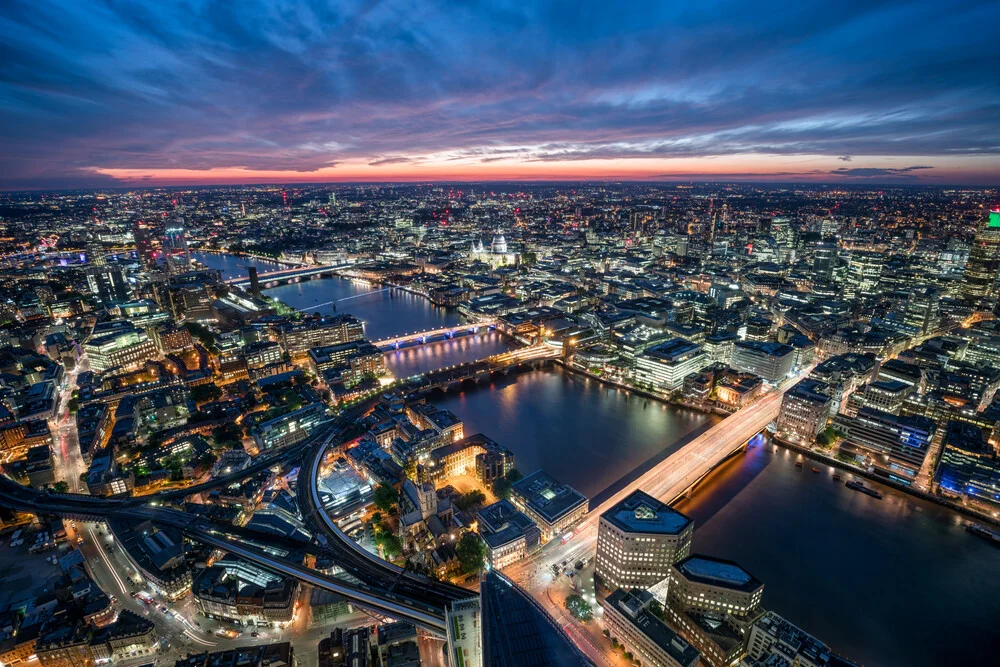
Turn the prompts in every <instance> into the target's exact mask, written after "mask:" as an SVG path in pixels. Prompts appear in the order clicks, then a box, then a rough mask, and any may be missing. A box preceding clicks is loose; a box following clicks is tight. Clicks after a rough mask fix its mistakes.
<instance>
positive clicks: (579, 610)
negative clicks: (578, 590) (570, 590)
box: [566, 595, 594, 622]
mask: <svg viewBox="0 0 1000 667" xmlns="http://www.w3.org/2000/svg"><path fill="white" fill-rule="evenodd" d="M566 609H568V610H569V613H571V614H573V616H574V618H578V619H580V620H581V621H585V622H586V621H589V620H590V619H592V618H593V617H594V610H593V608H592V607H591V606H590V603H589V602H587V601H586V600H584V599H583V597H582V596H580V595H570V596H569V597H567V598H566Z"/></svg>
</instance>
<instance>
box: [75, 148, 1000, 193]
mask: <svg viewBox="0 0 1000 667" xmlns="http://www.w3.org/2000/svg"><path fill="white" fill-rule="evenodd" d="M915 160H916V161H922V162H923V163H925V164H931V165H933V168H932V169H926V170H923V171H922V172H921V173H920V174H919V176H920V178H919V179H913V180H912V182H914V183H919V182H947V183H964V182H970V181H978V182H983V181H984V179H986V180H987V181H992V182H994V183H995V182H996V181H1000V169H998V167H997V165H996V164H995V163H991V162H988V161H986V160H982V159H979V158H977V157H968V156H964V157H958V156H948V157H934V158H912V157H906V158H900V157H871V158H865V159H864V160H862V159H856V160H855V162H854V163H852V166H855V167H858V166H872V167H882V168H899V167H904V166H905V165H906V164H909V163H912V162H913V161H915ZM838 167H843V162H838V161H837V159H836V158H835V157H831V156H810V155H803V156H779V155H736V156H726V157H724V158H723V157H720V158H712V157H697V158H629V159H593V160H564V161H546V162H542V161H537V162H533V161H517V160H500V161H494V162H482V161H479V160H435V161H431V160H427V159H421V158H415V159H414V161H413V162H412V163H409V164H391V165H372V164H369V162H368V161H367V160H364V161H360V160H354V161H344V162H339V163H338V164H337V165H336V166H331V167H324V168H321V169H317V170H314V171H295V170H257V169H248V168H245V167H225V168H221V167H215V168H212V169H174V168H168V169H125V168H105V167H91V168H89V169H88V171H91V172H93V173H97V174H102V175H106V176H110V177H112V178H114V179H116V180H118V181H120V182H121V183H122V184H123V185H141V184H147V185H151V186H152V185H194V184H204V185H216V184H219V185H222V184H236V183H279V182H286V183H310V182H311V183H327V182H393V181H395V182H423V181H486V180H492V181H543V180H552V181H579V180H637V181H643V180H648V181H659V180H663V181H671V180H675V181H697V180H732V181H738V180H748V181H753V180H761V181H785V182H789V181H794V182H829V181H849V182H853V181H855V180H862V182H864V180H868V181H870V182H878V179H855V178H851V177H849V176H847V177H845V176H844V175H842V174H836V173H833V172H834V170H835V169H837V168H838ZM883 180H901V179H898V178H896V179H894V178H893V177H892V176H889V177H887V178H886V179H883Z"/></svg>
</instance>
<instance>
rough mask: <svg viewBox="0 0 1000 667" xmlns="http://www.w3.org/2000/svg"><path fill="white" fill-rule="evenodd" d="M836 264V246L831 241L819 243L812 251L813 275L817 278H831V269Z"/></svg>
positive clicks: (823, 279)
mask: <svg viewBox="0 0 1000 667" xmlns="http://www.w3.org/2000/svg"><path fill="white" fill-rule="evenodd" d="M836 266H837V246H836V245H835V244H833V243H821V244H819V245H818V246H816V250H815V251H814V252H813V276H815V278H816V279H817V280H820V281H823V282H829V281H830V280H832V279H833V270H834V269H835V268H836Z"/></svg>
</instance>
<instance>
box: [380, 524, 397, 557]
mask: <svg viewBox="0 0 1000 667" xmlns="http://www.w3.org/2000/svg"><path fill="white" fill-rule="evenodd" d="M374 541H375V546H377V547H378V548H380V549H381V550H382V553H383V555H385V557H386V558H388V559H390V560H391V559H393V558H395V557H396V556H398V555H399V554H401V553H403V542H402V541H401V540H400V539H399V537H398V536H397V535H395V534H393V532H392V531H391V530H389V527H388V526H386V525H385V524H381V525H380V526H377V527H376V528H375V539H374Z"/></svg>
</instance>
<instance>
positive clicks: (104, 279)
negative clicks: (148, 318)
mask: <svg viewBox="0 0 1000 667" xmlns="http://www.w3.org/2000/svg"><path fill="white" fill-rule="evenodd" d="M87 286H88V287H90V291H91V293H92V294H96V295H97V297H98V298H99V299H100V300H101V303H102V304H104V305H111V304H113V303H122V302H125V301H128V300H129V298H130V297H129V288H128V284H127V283H126V282H125V276H124V275H123V273H122V270H121V269H119V268H118V267H116V266H95V267H94V268H91V269H88V270H87Z"/></svg>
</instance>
